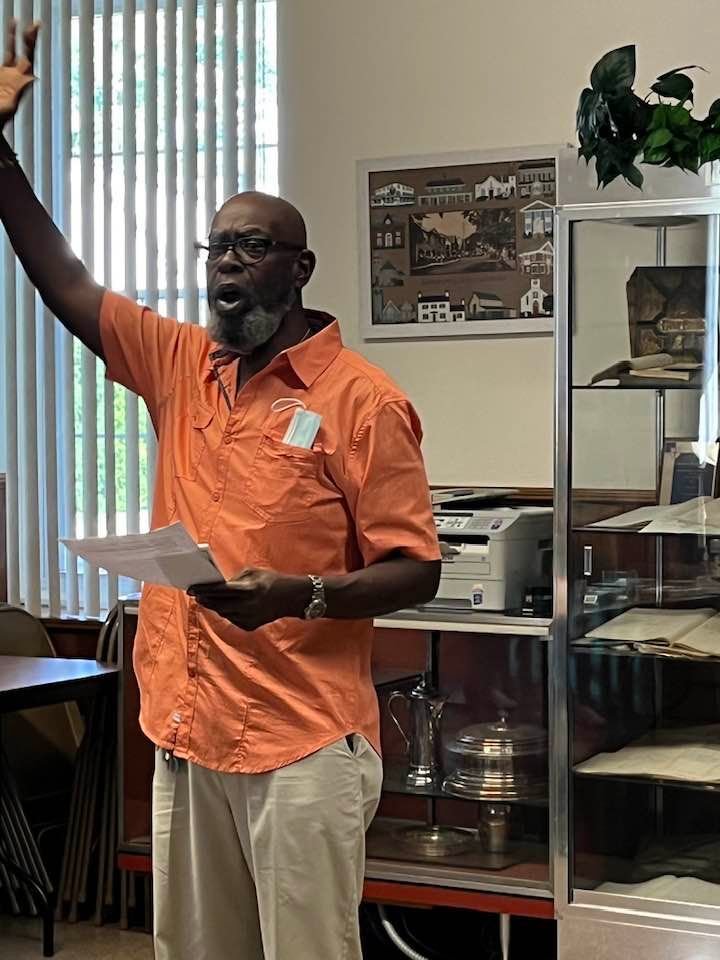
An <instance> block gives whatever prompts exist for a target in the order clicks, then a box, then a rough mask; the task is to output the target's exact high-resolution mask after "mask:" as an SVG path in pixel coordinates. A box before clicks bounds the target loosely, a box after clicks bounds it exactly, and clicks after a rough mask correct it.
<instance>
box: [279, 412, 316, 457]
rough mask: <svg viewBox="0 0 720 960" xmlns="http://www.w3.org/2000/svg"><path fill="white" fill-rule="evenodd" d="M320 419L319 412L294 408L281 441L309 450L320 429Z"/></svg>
mask: <svg viewBox="0 0 720 960" xmlns="http://www.w3.org/2000/svg"><path fill="white" fill-rule="evenodd" d="M321 421H322V417H321V416H320V414H319V413H313V412H312V410H296V411H295V413H294V415H293V418H292V420H291V421H290V426H289V427H288V428H287V431H286V433H285V436H284V437H283V443H287V444H289V445H290V446H291V447H302V448H303V449H305V450H310V449H311V448H312V445H313V443H314V442H315V437H316V436H317V434H318V430H319V429H320V422H321Z"/></svg>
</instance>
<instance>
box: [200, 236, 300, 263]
mask: <svg viewBox="0 0 720 960" xmlns="http://www.w3.org/2000/svg"><path fill="white" fill-rule="evenodd" d="M195 249H196V250H197V251H198V252H200V251H201V250H203V251H204V252H205V254H206V256H207V259H208V260H220V259H221V258H222V257H224V256H225V254H226V253H227V252H228V250H232V252H233V253H234V254H235V256H236V257H237V258H238V260H240V262H241V263H246V264H249V263H260V262H261V261H262V260H264V259H265V257H266V256H267V255H268V252H269V251H270V250H273V249H277V250H304V249H305V248H304V247H302V246H300V245H299V244H297V243H286V242H285V241H284V240H271V239H270V238H269V237H238V238H237V240H211V241H209V242H208V243H196V244H195Z"/></svg>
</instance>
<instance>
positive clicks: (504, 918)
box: [500, 913, 510, 960]
mask: <svg viewBox="0 0 720 960" xmlns="http://www.w3.org/2000/svg"><path fill="white" fill-rule="evenodd" d="M500 953H501V954H502V960H510V914H509V913H501V914H500Z"/></svg>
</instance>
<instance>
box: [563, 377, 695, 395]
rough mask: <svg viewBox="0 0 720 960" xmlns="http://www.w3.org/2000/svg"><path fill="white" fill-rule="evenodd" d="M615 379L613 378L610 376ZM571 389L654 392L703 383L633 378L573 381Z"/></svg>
mask: <svg viewBox="0 0 720 960" xmlns="http://www.w3.org/2000/svg"><path fill="white" fill-rule="evenodd" d="M612 379H615V378H612ZM571 389H572V390H578V391H579V390H589V391H592V392H593V393H597V392H598V391H602V390H649V391H652V392H656V391H657V390H663V391H665V390H696V391H697V390H700V391H701V390H703V389H704V384H702V383H696V382H693V381H690V380H687V381H685V380H675V381H673V382H671V383H668V382H665V381H660V380H648V379H647V378H646V379H645V381H644V382H642V380H641V382H640V383H637V382H635V378H633V380H631V381H625V380H623V381H622V382H621V383H617V384H609V383H607V384H602V383H574V384H573V385H572V388H571Z"/></svg>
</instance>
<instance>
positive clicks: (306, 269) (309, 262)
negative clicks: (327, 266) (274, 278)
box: [293, 250, 317, 290]
mask: <svg viewBox="0 0 720 960" xmlns="http://www.w3.org/2000/svg"><path fill="white" fill-rule="evenodd" d="M316 263H317V258H316V257H315V254H314V253H313V252H312V250H303V251H302V253H300V254H299V255H298V256H297V258H296V260H295V266H294V267H293V276H294V279H295V286H296V287H297V289H298V290H302V288H303V287H304V286H306V285H307V284H308V283H309V281H310V278H311V277H312V275H313V273H314V272H315V264H316Z"/></svg>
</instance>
